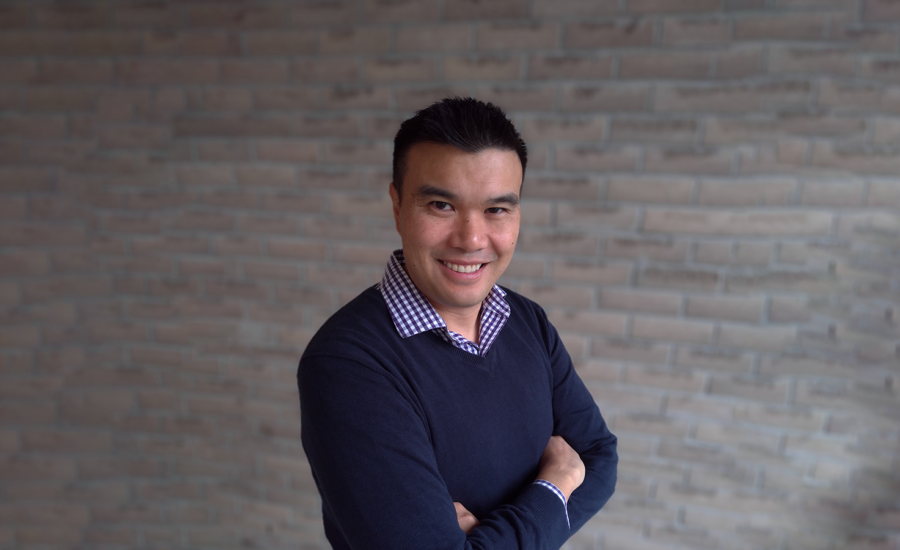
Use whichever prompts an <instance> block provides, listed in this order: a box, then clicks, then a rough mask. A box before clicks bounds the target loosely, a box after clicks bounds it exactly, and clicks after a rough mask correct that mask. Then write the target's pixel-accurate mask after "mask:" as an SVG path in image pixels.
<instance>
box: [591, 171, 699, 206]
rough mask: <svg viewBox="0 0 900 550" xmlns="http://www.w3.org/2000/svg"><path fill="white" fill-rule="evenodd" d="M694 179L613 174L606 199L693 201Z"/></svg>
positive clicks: (674, 202)
mask: <svg viewBox="0 0 900 550" xmlns="http://www.w3.org/2000/svg"><path fill="white" fill-rule="evenodd" d="M693 189H694V180H693V179H688V178H674V177H667V178H658V177H653V176H649V177H648V176H612V177H611V178H610V180H609V184H608V188H607V191H606V199H607V200H608V201H613V202H641V203H654V202H659V203H672V204H679V203H681V204H687V203H690V202H691V195H692V193H693Z"/></svg>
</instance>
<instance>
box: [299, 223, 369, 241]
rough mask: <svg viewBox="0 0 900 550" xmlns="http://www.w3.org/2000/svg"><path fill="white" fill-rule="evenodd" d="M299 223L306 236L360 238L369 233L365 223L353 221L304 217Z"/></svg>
mask: <svg viewBox="0 0 900 550" xmlns="http://www.w3.org/2000/svg"><path fill="white" fill-rule="evenodd" d="M301 225H302V227H303V232H302V233H303V235H305V236H307V237H319V238H327V239H347V240H362V239H365V238H366V235H367V234H368V233H369V231H368V229H367V227H366V225H364V224H362V223H360V222H353V221H351V222H346V221H332V220H317V219H304V220H303V222H302V224H301Z"/></svg>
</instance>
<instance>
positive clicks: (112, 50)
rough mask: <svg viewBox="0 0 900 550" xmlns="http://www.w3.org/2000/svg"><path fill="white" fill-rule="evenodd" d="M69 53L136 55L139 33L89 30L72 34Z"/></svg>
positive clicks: (138, 48)
mask: <svg viewBox="0 0 900 550" xmlns="http://www.w3.org/2000/svg"><path fill="white" fill-rule="evenodd" d="M71 40H72V41H71V50H70V52H69V53H70V54H71V55H96V56H112V55H138V54H139V53H140V34H139V33H137V32H133V31H121V30H117V31H91V32H78V33H73V34H72V39H71Z"/></svg>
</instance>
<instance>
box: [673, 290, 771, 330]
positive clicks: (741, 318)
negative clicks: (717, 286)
mask: <svg viewBox="0 0 900 550" xmlns="http://www.w3.org/2000/svg"><path fill="white" fill-rule="evenodd" d="M763 302H764V301H763V299H762V298H756V297H746V298H745V297H730V296H699V295H697V296H690V297H688V302H687V315H688V316H690V317H702V318H707V319H721V320H726V321H738V322H746V323H758V322H759V321H760V319H761V315H762V310H763Z"/></svg>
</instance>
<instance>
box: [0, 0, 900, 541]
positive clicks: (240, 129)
mask: <svg viewBox="0 0 900 550" xmlns="http://www.w3.org/2000/svg"><path fill="white" fill-rule="evenodd" d="M898 47H900V2H898V1H896V0H327V1H319V0H315V1H304V0H298V1H291V2H285V1H266V2H262V1H257V2H232V1H148V2H145V1H129V0H96V1H76V0H66V1H49V0H48V1H44V0H33V1H15V0H12V1H11V0H0V347H2V353H0V548H2V549H32V548H33V549H55V548H81V549H115V548H141V549H173V548H192V549H193V548H197V549H203V548H228V549H231V548H267V549H268V548H273V549H278V548H295V549H296V548H305V549H325V548H328V545H327V542H326V541H325V539H324V536H323V534H322V528H321V524H320V523H321V520H320V511H319V499H318V495H317V493H316V490H315V487H314V485H313V482H312V480H311V477H310V474H309V469H308V466H307V464H306V461H305V457H304V454H303V452H302V449H301V447H300V439H299V427H300V424H299V412H298V410H299V407H298V399H297V390H296V382H295V372H296V366H297V362H298V359H299V357H300V354H301V353H302V351H303V349H304V345H305V344H306V342H308V340H309V338H310V337H311V336H312V334H314V333H315V331H316V329H317V328H318V327H319V326H320V325H321V323H322V322H323V321H324V320H325V319H326V318H327V317H328V316H329V315H330V314H332V313H333V312H334V311H335V310H336V309H337V308H338V307H340V306H341V305H342V304H344V303H346V302H347V301H348V300H350V299H351V298H352V297H354V296H355V295H356V294H358V293H359V292H360V291H361V290H362V289H364V288H366V287H367V286H369V285H371V284H373V283H375V282H376V281H378V280H380V278H381V274H382V270H383V266H384V264H385V263H386V261H387V257H388V254H389V252H390V251H391V250H392V249H394V248H395V247H398V246H399V238H398V237H397V235H396V233H395V231H394V226H393V220H392V217H391V209H390V202H389V199H388V194H387V186H388V182H389V181H390V171H389V170H390V158H391V149H392V138H393V136H394V133H395V132H396V130H397V127H398V125H399V122H400V121H401V120H403V119H404V118H406V117H408V116H410V115H411V114H412V113H413V112H414V111H415V110H416V109H419V108H422V107H424V106H426V105H428V104H429V103H431V102H433V101H435V100H438V99H440V98H443V97H445V96H449V95H460V96H465V95H472V96H475V97H478V98H481V99H484V100H488V101H492V102H495V103H496V104H498V105H500V106H501V107H502V108H504V109H505V110H506V111H507V112H508V113H509V114H510V116H511V118H512V119H513V120H514V122H515V123H516V124H517V126H518V127H519V129H520V130H521V132H522V133H523V135H524V137H525V139H526V141H527V142H528V144H529V146H530V156H531V161H530V162H529V166H528V171H527V174H526V182H525V187H524V202H523V205H522V207H523V213H524V220H523V226H522V231H521V235H520V240H519V245H518V251H517V252H516V256H515V259H514V261H513V264H512V265H511V267H510V269H509V271H508V273H507V274H506V275H505V276H504V278H503V279H502V280H501V282H502V283H503V284H505V285H507V286H509V287H511V288H513V289H514V290H517V291H519V292H521V293H523V294H525V295H527V296H529V297H531V298H533V299H534V300H536V301H538V302H539V303H541V304H542V305H543V306H544V307H545V308H546V309H547V311H548V313H549V315H550V318H551V320H552V321H553V322H554V323H555V324H556V326H557V327H558V329H559V330H560V332H561V333H562V335H563V337H564V340H565V343H566V345H567V347H568V349H569V351H570V353H571V355H572V356H573V358H574V359H575V361H576V363H577V368H578V370H579V372H580V373H581V376H582V377H583V378H584V380H585V382H586V383H587V385H588V386H589V387H590V389H591V391H592V393H593V394H594V395H595V396H596V399H597V402H598V403H599V405H600V407H601V410H602V411H603V412H604V414H605V416H606V418H607V419H608V421H609V422H610V424H611V426H612V429H613V431H614V432H615V433H616V434H617V435H618V436H619V441H620V443H619V445H620V446H619V449H620V456H621V462H620V469H619V482H618V487H617V491H616V494H615V496H614V497H613V499H612V500H611V501H610V503H609V505H608V506H607V507H606V508H605V509H604V510H603V511H602V512H601V513H600V514H599V515H598V516H597V517H596V518H595V519H594V520H593V521H592V522H591V523H590V524H588V525H587V526H586V527H585V528H584V529H582V530H581V531H580V532H579V533H578V534H576V535H575V536H574V537H573V539H572V540H571V542H570V543H569V544H568V545H567V546H566V548H567V549H569V550H575V549H599V550H661V549H722V550H726V549H771V550H788V549H791V550H793V549H797V550H839V549H855V550H898V548H900V396H898V386H900V381H898V373H900V361H898V357H900V348H898V343H900V329H898V317H900V311H898V307H900V208H898V207H900V176H898V173H900V50H898Z"/></svg>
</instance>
